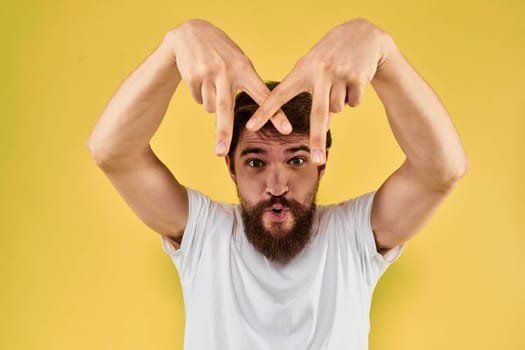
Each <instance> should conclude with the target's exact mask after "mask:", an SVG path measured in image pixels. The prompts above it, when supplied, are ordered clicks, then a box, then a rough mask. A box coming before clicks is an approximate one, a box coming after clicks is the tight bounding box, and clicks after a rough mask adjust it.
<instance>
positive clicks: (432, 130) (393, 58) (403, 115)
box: [371, 36, 468, 253]
mask: <svg viewBox="0 0 525 350" xmlns="http://www.w3.org/2000/svg"><path fill="white" fill-rule="evenodd" d="M382 40H383V44H382V45H383V48H384V56H383V58H384V59H383V61H382V63H381V65H379V66H378V70H377V72H376V74H375V76H374V78H373V79H372V81H371V83H372V86H373V87H374V90H375V91H376V93H377V94H378V96H379V98H380V99H381V101H382V102H383V104H384V107H385V110H386V113H387V116H388V121H389V123H390V127H391V129H392V132H393V133H394V136H395V138H396V140H397V142H398V143H399V145H400V147H401V149H402V150H403V152H404V153H405V155H406V160H405V161H404V163H403V164H402V165H401V167H399V169H397V170H396V171H395V172H394V173H393V174H392V175H391V176H390V177H389V178H388V179H387V180H386V181H385V182H384V183H383V185H382V186H381V187H380V188H379V190H378V191H377V193H376V195H375V199H374V204H373V206H372V215H371V225H372V229H373V231H374V234H375V239H376V244H377V247H378V251H379V252H381V253H386V252H387V251H388V250H389V249H391V248H393V247H395V246H398V245H399V244H401V243H403V242H406V241H407V240H408V239H409V238H411V237H412V236H413V235H415V234H416V233H417V232H418V231H420V230H421V228H422V227H423V226H424V224H425V223H426V222H427V221H428V220H429V219H430V217H431V216H432V214H433V213H434V211H435V210H436V209H437V208H438V206H439V205H440V204H441V203H442V202H443V200H444V199H445V198H446V197H447V196H448V195H449V194H450V192H451V190H452V189H453V188H454V186H455V184H456V182H457V181H458V180H459V178H461V177H462V176H463V175H464V174H465V172H466V171H467V168H468V160H467V157H466V155H465V152H464V150H463V146H462V144H461V141H460V139H459V136H458V134H457V132H456V129H455V128H454V125H453V124H452V121H451V119H450V117H449V115H448V113H447V111H446V110H445V108H444V106H443V105H442V103H441V102H440V101H439V98H438V97H437V96H436V94H435V93H434V92H433V91H432V89H431V88H430V86H429V85H428V84H426V83H425V81H424V80H423V79H422V78H421V77H420V76H419V75H418V74H417V73H416V71H415V70H414V69H413V68H412V67H411V66H410V64H409V63H408V62H407V61H406V60H405V58H404V57H403V56H402V54H401V53H400V51H399V50H398V48H397V47H396V45H395V44H394V42H393V40H392V39H391V38H390V37H389V36H383V37H382Z"/></svg>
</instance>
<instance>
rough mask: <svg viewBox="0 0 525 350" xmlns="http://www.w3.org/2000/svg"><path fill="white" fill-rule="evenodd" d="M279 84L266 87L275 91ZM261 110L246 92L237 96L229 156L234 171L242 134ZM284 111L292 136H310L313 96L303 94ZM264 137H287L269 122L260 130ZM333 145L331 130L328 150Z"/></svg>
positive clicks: (289, 102)
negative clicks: (235, 155)
mask: <svg viewBox="0 0 525 350" xmlns="http://www.w3.org/2000/svg"><path fill="white" fill-rule="evenodd" d="M277 85H279V82H277V81H268V82H266V86H268V88H269V89H270V90H273V89H274V88H275V87H276V86H277ZM257 108H259V105H258V104H257V103H256V102H255V101H254V100H253V99H252V98H251V97H250V96H249V95H248V94H247V93H245V92H244V91H242V92H240V93H239V94H237V96H236V98H235V107H234V122H233V134H232V140H231V143H230V150H229V152H228V156H229V157H230V166H231V170H232V171H233V155H234V152H235V148H237V144H238V143H239V139H240V137H241V134H242V133H243V131H244V129H245V126H246V122H247V121H248V119H250V117H251V116H252V115H253V113H255V111H256V110H257ZM281 109H282V111H283V112H284V114H286V116H287V117H288V120H289V121H290V123H291V124H292V128H293V131H292V134H299V135H307V136H309V135H310V111H311V110H312V95H311V94H310V93H309V92H302V93H300V94H299V95H297V96H295V97H294V98H292V99H291V100H290V101H288V102H286V103H285V104H284V105H283V106H282V107H281ZM259 131H260V132H261V133H263V134H264V135H268V136H273V137H275V136H277V137H286V135H282V134H281V133H279V131H278V130H277V129H275V127H274V126H273V124H272V122H271V121H269V120H268V122H267V123H266V124H264V126H263V127H262V128H261V129H260V130H259ZM331 145H332V135H331V133H330V130H328V131H327V132H326V149H328V148H330V146H331Z"/></svg>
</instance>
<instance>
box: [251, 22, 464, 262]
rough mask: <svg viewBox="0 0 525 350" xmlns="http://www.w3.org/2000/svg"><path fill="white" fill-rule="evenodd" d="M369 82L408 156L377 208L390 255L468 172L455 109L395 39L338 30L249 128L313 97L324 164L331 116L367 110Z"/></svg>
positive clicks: (316, 154) (366, 29) (382, 242)
mask: <svg viewBox="0 0 525 350" xmlns="http://www.w3.org/2000/svg"><path fill="white" fill-rule="evenodd" d="M369 82H371V83H372V86H373V87H374V89H375V91H376V92H377V94H378V96H379V98H380V99H381V101H382V102H383V104H384V106H385V109H386V113H387V116H388V120H389V122H390V126H391V128H392V131H393V133H394V136H395V138H396V139H397V142H398V143H399V145H400V146H401V148H402V150H403V152H404V153H405V155H406V160H405V161H404V163H403V164H402V165H401V167H400V168H399V169H397V170H396V171H395V172H394V173H393V174H392V175H391V176H390V177H389V178H388V179H387V180H386V181H385V182H384V183H383V185H382V186H381V187H380V188H379V190H378V191H377V193H376V195H375V199H374V203H373V206H372V215H371V225H372V229H373V231H374V234H375V239H376V245H377V248H378V251H379V252H380V253H382V254H385V253H386V252H387V251H388V250H390V249H391V248H393V247H396V246H398V245H400V244H402V243H403V242H406V241H407V240H408V239H410V238H411V237H412V236H413V235H415V234H416V233H417V232H418V231H419V230H420V229H421V228H422V227H423V225H424V224H425V223H426V222H427V221H428V220H429V219H430V217H431V216H432V214H433V213H434V211H435V210H436V209H437V208H438V206H439V205H440V204H441V203H442V202H443V200H444V199H445V197H446V196H447V195H448V194H449V193H450V192H451V190H452V189H453V188H454V185H455V184H456V182H457V181H458V179H459V178H460V177H461V176H463V174H465V172H466V170H467V167H468V161H467V158H466V155H465V153H464V151H463V146H462V145H461V141H460V139H459V136H458V134H457V132H456V130H455V128H454V125H453V124H452V121H451V120H450V117H449V115H448V113H447V111H446V110H445V108H444V107H443V105H442V104H441V102H440V101H439V99H438V97H437V96H436V94H435V93H434V92H433V91H432V89H431V88H430V87H429V86H428V85H427V84H426V83H425V82H424V80H423V79H422V78H421V77H420V76H419V75H418V74H417V73H416V71H415V70H414V69H413V68H412V67H411V66H410V64H409V63H408V62H407V61H406V60H405V59H404V58H403V56H402V55H401V53H400V51H399V49H398V48H397V47H396V45H395V43H394V41H393V40H392V38H391V36H390V35H388V34H387V33H386V32H384V31H383V30H381V29H379V28H378V27H376V26H375V25H373V24H372V23H370V22H368V21H367V20H363V19H355V20H351V21H348V22H346V23H343V24H341V25H339V26H337V27H335V28H334V29H332V30H331V31H329V32H328V33H327V34H326V35H325V36H324V37H323V38H322V39H321V40H320V41H319V42H318V43H317V44H316V45H314V46H313V47H312V49H311V50H310V51H309V52H308V53H307V54H306V55H305V56H304V57H302V58H301V59H300V60H299V61H298V62H297V64H296V65H295V67H294V68H293V69H292V71H291V72H290V73H289V74H288V76H287V77H286V78H285V79H284V80H283V81H282V82H281V83H280V84H279V85H278V86H277V87H276V88H275V89H274V90H273V91H272V92H271V94H270V96H269V97H268V98H267V99H266V101H265V102H264V103H263V104H262V105H261V107H260V108H259V109H258V110H257V112H256V113H254V115H253V116H252V118H251V120H250V121H249V122H248V123H247V127H248V128H249V129H251V130H253V131H255V130H257V129H259V128H260V127H262V126H263V125H264V124H265V123H266V121H267V120H268V119H269V118H270V117H271V116H272V115H273V114H274V113H275V112H277V111H278V109H279V108H280V107H281V106H282V105H283V104H284V103H286V102H287V101H288V100H290V99H291V98H292V97H294V96H296V95H297V94H298V93H300V92H303V91H311V93H312V111H311V115H310V149H311V153H312V160H313V162H314V163H317V164H320V165H321V164H323V163H324V162H325V161H326V151H325V148H324V147H325V146H324V145H325V137H326V131H327V130H328V128H329V125H330V114H331V113H337V112H340V111H341V110H342V109H343V108H344V105H345V104H348V105H350V106H352V107H356V106H357V105H359V104H360V102H361V99H362V96H363V93H364V89H365V86H366V85H367V84H368V83H369Z"/></svg>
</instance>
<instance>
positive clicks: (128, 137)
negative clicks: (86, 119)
mask: <svg viewBox="0 0 525 350" xmlns="http://www.w3.org/2000/svg"><path fill="white" fill-rule="evenodd" d="M181 79H182V80H184V81H185V83H186V84H187V85H188V86H189V88H190V91H191V93H192V96H193V97H194V99H195V100H196V101H197V102H198V103H201V104H204V107H205V109H206V110H207V111H208V112H215V113H216V114H217V119H216V120H217V147H216V153H217V154H218V155H224V154H226V153H227V152H228V147H229V143H230V139H231V132H232V128H233V101H234V94H235V92H236V90H243V91H245V92H247V93H248V94H249V95H250V96H251V97H252V98H253V99H254V100H255V101H258V102H262V101H263V100H264V99H265V98H266V96H267V95H268V94H269V90H268V88H267V87H266V85H265V84H264V83H263V81H262V80H261V78H260V77H259V76H258V75H257V73H256V72H255V70H254V68H253V66H252V64H251V62H250V61H249V59H248V58H247V57H246V56H245V55H244V54H243V53H242V51H241V50H240V49H239V47H238V46H237V45H236V44H235V43H234V42H233V41H231V39H230V38H228V36H227V35H226V34H225V33H224V32H223V31H221V30H220V29H218V28H217V27H215V26H213V25H211V24H210V23H208V22H205V21H202V20H192V21H190V22H187V23H185V24H183V25H181V26H179V27H177V28H175V29H173V30H171V31H169V32H168V33H167V34H166V36H165V37H164V39H163V41H162V43H161V44H160V46H159V47H158V48H157V49H156V50H155V51H154V52H153V53H152V54H151V55H150V56H149V57H148V58H147V59H146V60H145V61H144V62H143V63H142V64H141V65H140V66H139V67H138V68H137V69H136V70H135V71H134V72H133V73H132V74H131V75H130V76H129V77H128V78H127V79H126V80H125V81H124V83H123V84H122V85H121V87H120V88H119V89H118V91H117V92H116V93H115V95H114V96H113V98H112V99H111V101H110V102H109V104H108V106H107V107H106V109H105V110H104V112H103V113H102V116H101V118H100V120H99V121H98V123H97V125H96V127H95V129H94V130H93V132H92V134H91V136H90V138H89V140H88V147H89V149H90V151H91V153H92V155H93V157H94V159H95V161H96V163H97V165H98V166H99V167H100V168H101V169H102V170H103V171H104V173H105V174H106V175H107V176H108V178H109V179H110V180H111V182H112V184H113V185H114V186H115V188H116V189H117V190H118V192H119V193H120V194H121V195H122V197H123V198H124V200H125V201H126V202H127V203H128V205H129V206H130V207H131V208H132V210H133V211H134V212H135V213H136V214H137V216H138V217H140V219H142V221H143V222H144V223H146V224H147V225H148V226H150V227H151V228H152V229H153V230H154V231H156V232H158V233H160V234H162V235H166V236H169V237H172V238H173V240H174V241H180V239H181V237H182V233H183V231H184V228H185V226H186V222H187V217H188V200H187V193H186V190H185V188H184V187H183V186H182V185H181V184H179V182H178V181H177V180H176V179H175V177H174V176H173V175H172V174H171V172H170V171H169V170H168V169H167V167H166V166H165V165H164V164H163V163H162V162H161V161H160V160H159V159H158V158H157V157H156V155H155V154H154V152H153V150H152V149H151V147H150V140H151V138H152V136H153V134H154V133H155V132H156V130H157V128H158V127H159V125H160V123H161V121H162V119H163V117H164V114H165V112H166V109H167V107H168V103H169V101H170V99H171V96H172V94H173V93H174V91H175V89H176V88H177V86H178V84H179V82H180V81H181ZM280 118H281V119H280ZM275 122H276V123H279V125H283V124H284V125H285V128H286V123H287V120H286V118H284V116H283V115H282V116H281V117H278V118H276V119H275ZM281 128H282V126H281Z"/></svg>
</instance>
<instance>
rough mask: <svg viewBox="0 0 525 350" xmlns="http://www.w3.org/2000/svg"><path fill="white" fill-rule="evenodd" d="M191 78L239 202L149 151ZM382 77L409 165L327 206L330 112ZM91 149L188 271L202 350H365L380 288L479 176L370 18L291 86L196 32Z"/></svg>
mask: <svg viewBox="0 0 525 350" xmlns="http://www.w3.org/2000/svg"><path fill="white" fill-rule="evenodd" d="M180 80H184V81H185V83H186V84H187V85H188V86H189V88H190V90H191V93H192V96H193V98H194V99H195V100H196V101H197V102H198V103H202V104H203V105H204V107H205V109H206V110H207V111H208V112H215V113H216V115H217V119H216V123H217V142H216V150H215V151H216V154H217V155H219V156H225V159H226V163H227V166H228V170H229V172H230V175H231V177H232V179H233V181H234V183H235V185H236V187H237V190H238V193H239V198H240V205H227V204H223V203H217V202H213V201H211V200H210V199H209V198H207V197H206V196H204V195H202V194H200V193H199V192H197V191H195V190H191V189H187V188H185V187H184V186H183V185H181V184H179V183H178V182H177V180H176V179H175V178H174V177H173V175H172V174H171V173H170V171H169V170H168V169H167V168H166V167H165V166H164V165H163V164H162V163H161V161H160V160H159V159H158V158H157V157H156V156H155V154H154V153H153V151H152V149H151V148H150V146H149V141H150V139H151V137H152V135H153V134H154V132H155V131H156V129H157V128H158V126H159V124H160V122H161V120H162V118H163V116H164V113H165V111H166V108H167V105H168V102H169V100H170V97H171V96H172V94H173V93H174V91H175V89H176V87H177V85H178V83H179V82H180ZM369 82H371V84H372V86H373V88H374V89H375V91H376V93H377V94H378V96H379V98H380V99H381V101H382V102H383V104H384V106H385V110H386V114H387V116H388V120H389V123H390V126H391V128H392V131H393V133H394V135H395V137H396V140H397V141H398V143H399V145H400V146H401V148H402V150H403V152H404V153H405V155H406V160H405V161H404V163H403V164H402V165H401V166H400V168H399V169H397V170H396V171H395V172H394V173H393V174H392V175H391V176H390V177H389V178H388V179H387V180H386V181H385V182H384V183H383V185H382V186H381V187H380V188H379V189H378V190H377V192H375V193H368V194H365V195H363V196H361V197H359V198H356V199H353V200H349V201H346V202H344V203H341V204H339V205H333V206H320V207H317V206H316V205H315V193H316V190H317V186H318V183H319V180H320V178H321V177H322V175H323V173H324V170H325V168H324V164H325V162H326V159H327V155H328V153H327V151H326V149H327V147H328V146H329V145H330V135H329V133H328V130H329V122H330V114H331V113H336V112H340V111H341V110H342V109H343V108H344V106H345V104H348V105H350V106H357V105H358V104H359V103H360V100H361V97H362V95H363V91H364V88H365V86H366V84H367V83H369ZM271 89H273V90H271ZM238 90H242V91H243V93H241V94H240V95H239V96H238V97H237V99H236V103H234V96H235V92H236V91H238ZM304 92H310V93H311V98H310V94H308V93H304ZM234 106H235V107H234ZM258 106H260V107H258ZM230 143H231V148H230ZM89 148H90V150H91V152H92V154H93V156H94V158H95V160H96V162H97V164H98V165H99V166H100V168H102V170H103V171H104V172H105V173H106V175H107V176H108V177H109V179H110V180H111V182H112V183H113V184H114V185H115V187H116V188H117V190H118V191H119V192H120V194H121V195H122V196H123V198H124V199H125V200H126V202H127V203H128V204H129V206H130V207H131V208H132V209H133V210H134V212H135V213H136V214H137V215H138V216H139V217H140V218H141V219H142V220H143V221H144V222H145V223H146V224H147V225H149V226H150V227H151V228H152V229H153V230H155V231H156V232H158V233H159V234H160V235H161V237H162V241H163V246H164V249H165V250H166V252H167V253H168V254H170V255H171V257H172V259H173V261H174V263H175V265H176V267H177V269H178V271H179V275H180V278H181V283H182V287H183V293H184V300H185V309H186V333H185V340H184V341H185V347H186V348H188V349H366V348H367V346H368V345H367V338H368V332H369V309H370V302H371V296H372V292H373V289H374V287H375V285H376V283H377V281H378V279H379V278H380V277H381V275H382V273H383V272H384V271H385V269H386V268H387V266H388V265H389V264H390V263H391V262H392V261H393V260H395V259H396V257H397V256H398V255H399V253H400V251H401V249H402V246H403V244H404V242H406V241H407V240H408V239H410V238H411V237H412V236H413V235H414V234H416V233H417V232H418V231H419V230H420V229H421V228H422V227H423V225H424V224H425V223H426V222H427V221H428V220H429V218H430V217H431V215H432V214H433V212H434V211H435V210H436V209H437V208H438V206H439V205H440V204H441V203H442V202H443V200H444V199H445V198H446V196H447V195H448V194H449V193H450V192H451V190H452V189H453V187H454V185H455V184H456V182H457V181H458V179H459V178H460V177H461V176H463V174H464V173H465V172H466V169H467V166H468V165H467V164H468V162H467V160H466V156H465V154H464V151H463V147H462V145H461V142H460V139H459V137H458V135H457V133H456V131H455V129H454V126H453V124H452V122H451V120H450V118H449V116H448V114H447V112H446V111H445V109H444V107H443V106H442V105H441V103H440V102H439V100H438V98H437V97H436V95H435V94H434V93H433V91H432V90H431V88H430V87H429V86H428V85H427V84H426V83H425V82H424V81H423V80H422V79H421V78H420V77H419V76H418V75H417V73H416V72H415V71H414V70H413V69H412V68H411V66H410V65H409V64H408V63H407V61H406V60H405V59H404V58H403V57H402V55H401V53H400V52H399V50H398V49H397V47H396V45H395V43H394V41H393V40H392V38H391V37H390V36H389V35H388V34H386V33H385V32H384V31H382V30H380V29H379V28H377V27H376V26H374V25H373V24H371V23H370V22H368V21H366V20H352V21H348V22H346V23H343V24H341V25H339V26H337V27H335V28H334V29H332V30H331V31H330V32H328V33H327V34H326V35H325V37H323V38H322V39H321V41H320V42H319V43H317V44H316V45H315V46H314V47H313V48H312V49H311V50H310V51H309V52H308V53H307V54H306V55H305V56H304V57H303V58H301V59H300V60H299V61H298V63H297V64H296V66H295V67H294V68H293V69H292V71H291V72H290V73H289V74H288V76H287V77H286V78H285V79H284V80H283V81H282V82H281V83H280V84H278V85H276V84H268V85H266V84H265V83H263V81H262V79H261V78H260V77H259V76H258V75H257V73H256V72H255V70H254V68H253V66H252V64H251V62H250V61H249V60H248V58H247V57H246V56H245V55H244V54H243V53H242V51H241V50H240V49H239V47H238V46H237V45H236V44H235V43H233V42H232V41H231V39H229V38H228V37H227V36H226V34H225V33H224V32H222V31H221V30H220V29H218V28H216V27H214V26H213V25H211V24H210V23H207V22H205V21H202V20H192V21H190V22H188V23H185V24H183V25H181V26H179V27H177V28H175V29H174V30H172V31H170V32H168V34H167V35H166V36H165V38H164V40H163V41H162V43H161V45H160V46H159V47H158V49H156V50H155V51H154V52H153V54H152V55H151V56H150V57H149V58H148V59H147V60H146V61H145V62H144V63H143V64H142V65H141V66H140V67H139V68H138V69H137V70H135V71H134V72H133V73H132V74H131V75H130V77H129V78H128V79H127V80H126V81H125V82H124V83H123V84H122V86H121V87H120V89H119V90H118V91H117V93H116V94H115V96H114V97H113V99H112V100H111V102H110V103H109V105H108V106H107V108H106V110H105V111H104V113H103V115H102V117H101V118H100V120H99V122H98V124H97V126H96V128H95V130H94V131H93V133H92V135H91V137H90V140H89Z"/></svg>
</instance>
